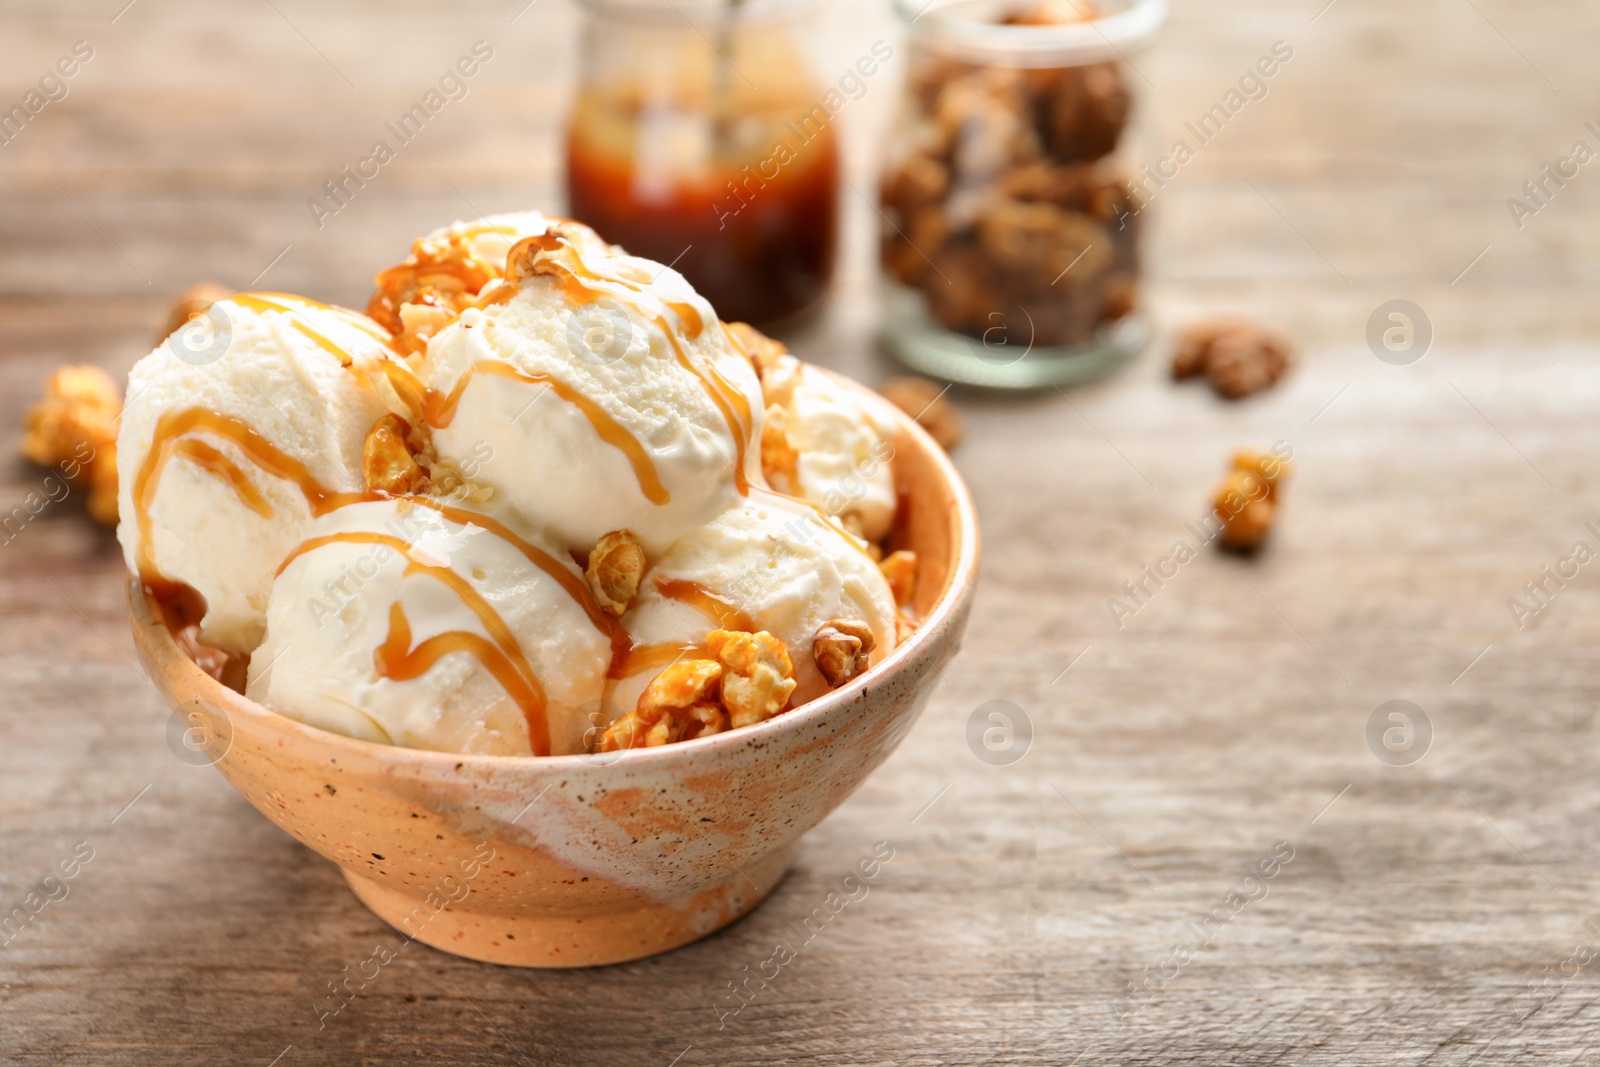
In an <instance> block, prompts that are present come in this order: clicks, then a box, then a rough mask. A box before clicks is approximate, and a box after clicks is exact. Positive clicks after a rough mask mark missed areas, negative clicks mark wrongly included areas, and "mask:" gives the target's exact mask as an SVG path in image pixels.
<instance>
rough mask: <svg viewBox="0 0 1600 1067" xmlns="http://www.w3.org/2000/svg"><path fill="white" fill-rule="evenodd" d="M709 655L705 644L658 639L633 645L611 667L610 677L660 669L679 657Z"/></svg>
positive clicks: (693, 657)
mask: <svg viewBox="0 0 1600 1067" xmlns="http://www.w3.org/2000/svg"><path fill="white" fill-rule="evenodd" d="M708 655H710V650H709V649H708V648H706V646H705V645H702V644H696V643H692V642H684V641H658V642H656V643H655V644H653V645H634V646H633V647H632V648H630V649H628V652H627V654H626V655H624V656H623V657H622V658H621V659H620V660H618V661H617V663H616V665H615V666H613V667H612V670H611V677H612V678H632V677H633V676H634V675H636V674H643V673H644V672H645V671H649V670H654V671H658V672H659V671H661V670H663V669H665V668H666V667H669V666H671V665H672V664H674V663H676V662H678V661H679V660H680V659H698V658H702V657H704V656H708Z"/></svg>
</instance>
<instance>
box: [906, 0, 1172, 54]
mask: <svg viewBox="0 0 1600 1067" xmlns="http://www.w3.org/2000/svg"><path fill="white" fill-rule="evenodd" d="M1073 6H1075V7H1081V8H1082V9H1083V10H1084V11H1086V12H1087V11H1091V10H1093V11H1096V12H1098V13H1097V14H1096V15H1095V16H1094V17H1092V18H1087V19H1085V20H1084V21H1082V22H1074V23H1068V24H1065V25H1059V26H1036V25H1022V26H1009V25H1006V24H1005V23H1004V22H1002V21H1001V20H1002V19H1004V18H1005V17H1006V16H1007V15H1011V14H1014V13H1015V12H1016V10H1017V9H1018V7H1019V4H1018V3H1017V0H1009V2H1007V0H895V9H896V10H897V11H898V12H899V14H900V16H901V17H902V18H903V19H905V20H906V23H907V24H908V25H909V26H910V27H911V29H912V32H913V33H914V34H916V36H917V37H918V39H919V40H920V41H922V42H924V43H932V44H934V45H935V46H936V47H938V49H939V50H940V51H941V52H943V53H946V54H948V55H950V56H952V57H954V58H958V59H963V60H966V61H968V62H972V63H976V64H981V65H986V66H1007V67H1065V66H1076V65H1079V64H1083V63H1096V62H1102V61H1104V60H1107V59H1117V58H1126V56H1127V54H1128V53H1129V52H1135V51H1138V50H1140V49H1142V48H1144V47H1145V46H1146V45H1148V44H1149V43H1150V42H1151V41H1152V40H1153V39H1154V38H1155V35H1156V32H1157V31H1158V30H1160V29H1161V27H1162V26H1163V25H1164V24H1165V23H1166V21H1167V0H1073Z"/></svg>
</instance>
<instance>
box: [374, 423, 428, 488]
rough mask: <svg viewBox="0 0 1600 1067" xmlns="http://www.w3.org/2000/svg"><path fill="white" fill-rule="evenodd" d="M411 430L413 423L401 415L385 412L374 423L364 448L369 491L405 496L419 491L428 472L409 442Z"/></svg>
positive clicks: (424, 482)
mask: <svg viewBox="0 0 1600 1067" xmlns="http://www.w3.org/2000/svg"><path fill="white" fill-rule="evenodd" d="M410 433H411V426H410V424H409V423H407V422H406V420H405V419H402V418H401V417H400V416H398V415H393V414H390V415H385V416H383V417H382V418H381V419H379V420H378V421H377V422H375V423H373V424H372V429H370V430H368V431H367V440H366V444H365V445H364V446H363V447H362V449H361V474H362V476H363V477H364V478H365V479H366V483H367V489H368V491H370V492H378V493H388V494H390V495H391V496H404V495H406V494H408V493H415V492H419V491H420V490H421V489H422V488H423V486H424V485H425V484H426V483H427V475H426V474H425V473H424V472H423V469H422V468H421V467H420V466H418V465H417V460H416V457H415V456H414V455H413V453H412V450H411V447H410V446H409V445H408V444H407V443H406V438H407V437H408V436H409V435H410Z"/></svg>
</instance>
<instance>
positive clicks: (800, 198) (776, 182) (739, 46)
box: [567, 0, 839, 324]
mask: <svg viewBox="0 0 1600 1067" xmlns="http://www.w3.org/2000/svg"><path fill="white" fill-rule="evenodd" d="M581 3H582V6H583V8H584V11H585V25H584V33H583V46H582V75H581V81H580V84H579V87H578V92H577V97H576V100H575V101H574V104H573V108H572V119H571V124H570V126H569V128H568V133H567V193H568V201H569V203H568V209H569V212H570V214H571V215H572V216H573V217H574V218H576V219H578V220H580V221H582V222H585V223H587V224H588V225H590V226H592V227H594V228H595V230H596V231H598V232H599V233H600V235H601V236H602V237H604V238H605V239H606V240H608V241H610V242H612V243H614V244H619V245H621V246H622V247H624V248H626V249H627V250H628V251H629V252H631V253H633V254H634V255H639V256H645V257H647V258H650V259H654V260H657V261H659V262H661V263H666V264H670V265H672V266H673V267H674V268H675V269H677V270H679V271H681V272H682V273H683V274H684V276H685V277H687V278H688V279H689V281H690V283H691V284H693V285H694V287H695V288H696V289H698V290H699V291H700V293H701V294H702V295H704V296H705V297H706V298H707V299H708V300H710V301H711V303H712V305H713V306H714V307H715V308H716V309H717V313H718V314H719V315H721V316H722V317H723V318H724V319H727V320H733V321H738V320H742V321H746V322H754V323H758V324H770V323H772V322H774V321H777V320H780V319H783V318H785V317H787V316H789V315H792V314H794V313H796V312H798V311H800V310H802V309H804V308H807V307H810V306H811V305H813V304H815V303H816V302H817V301H818V300H819V299H820V298H821V297H822V296H823V294H824V292H825V291H826V289H827V287H828V281H829V279H830V277H831V276H832V273H833V264H834V256H835V252H836V250H837V246H838V223H839V146H838V139H837V137H836V132H835V130H834V128H833V122H834V117H835V116H834V111H833V110H830V108H829V102H828V100H827V92H826V89H825V88H824V87H823V86H822V84H821V83H820V82H819V81H818V79H817V78H816V77H814V75H813V68H812V64H811V60H810V45H811V44H812V37H813V35H814V33H815V16H816V14H817V11H818V9H819V8H820V6H821V4H820V0H581Z"/></svg>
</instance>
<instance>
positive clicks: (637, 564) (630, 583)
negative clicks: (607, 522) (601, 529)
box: [584, 530, 645, 616]
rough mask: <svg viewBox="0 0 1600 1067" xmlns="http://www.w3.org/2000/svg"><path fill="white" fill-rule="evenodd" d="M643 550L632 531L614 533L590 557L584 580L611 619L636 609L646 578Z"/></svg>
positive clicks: (597, 545)
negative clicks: (640, 590) (640, 588)
mask: <svg viewBox="0 0 1600 1067" xmlns="http://www.w3.org/2000/svg"><path fill="white" fill-rule="evenodd" d="M644 564H645V560H644V547H643V546H642V545H640V544H639V538H638V537H636V536H635V535H634V533H633V531H632V530H613V531H612V532H610V533H608V534H606V535H605V536H604V537H602V538H600V541H599V543H598V544H596V545H595V546H594V549H593V550H592V551H591V552H590V553H589V566H588V568H587V569H586V570H585V571H584V577H585V578H587V579H588V580H589V588H590V589H591V590H593V591H594V596H595V599H596V600H598V601H599V602H600V607H601V608H603V609H604V610H605V612H606V614H608V615H614V616H620V615H622V614H623V613H625V612H626V611H627V610H628V609H629V608H631V607H632V606H633V600H634V598H635V597H636V596H638V595H639V580H640V578H642V577H643V576H644Z"/></svg>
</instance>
